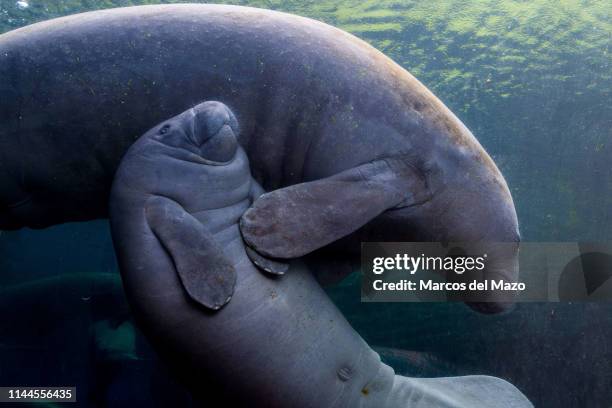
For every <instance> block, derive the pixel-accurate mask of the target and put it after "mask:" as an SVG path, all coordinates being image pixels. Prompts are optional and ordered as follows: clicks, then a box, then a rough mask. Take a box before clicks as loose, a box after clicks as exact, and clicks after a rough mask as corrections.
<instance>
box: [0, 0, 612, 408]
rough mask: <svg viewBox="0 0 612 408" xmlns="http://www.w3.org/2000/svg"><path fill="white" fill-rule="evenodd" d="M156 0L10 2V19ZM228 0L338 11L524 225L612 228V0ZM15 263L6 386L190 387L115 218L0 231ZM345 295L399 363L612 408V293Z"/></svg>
mask: <svg viewBox="0 0 612 408" xmlns="http://www.w3.org/2000/svg"><path fill="white" fill-rule="evenodd" d="M143 3H154V2H148V1H143V2H138V1H136V2H132V1H94V0H89V1H86V0H82V1H77V0H74V1H36V0H27V1H26V0H22V1H13V0H0V32H4V31H8V30H10V29H13V28H17V27H20V26H23V25H26V24H29V23H33V22H36V21H41V20H45V19H49V18H53V17H58V16H63V15H67V14H72V13H76V12H81V11H87V10H94V9H100V8H108V7H117V6H127V5H131V4H143ZM228 3H232V4H242V5H252V6H257V7H263V8H272V9H276V10H283V11H288V12H292V13H296V14H300V15H304V16H309V17H313V18H316V19H319V20H323V21H325V22H328V23H330V24H333V25H336V26H339V27H341V28H344V29H345V30H347V31H350V32H352V33H354V34H356V35H357V36H359V37H361V38H363V39H365V40H366V41H368V42H370V43H371V44H372V45H374V46H375V47H377V48H378V49H380V50H382V51H383V52H385V53H386V54H387V55H389V56H391V57H392V58H393V59H394V60H395V61H397V62H398V63H400V64H401V65H402V66H403V67H405V68H406V69H408V70H409V71H410V72H412V73H413V74H414V75H415V76H417V78H419V79H420V80H421V81H422V82H423V83H425V85H427V86H428V87H429V88H430V89H431V90H432V91H433V92H434V93H435V94H436V95H437V96H438V97H440V98H441V99H442V100H443V101H444V102H445V103H446V104H447V105H448V106H449V108H451V110H452V111H454V112H455V113H456V114H457V115H458V116H459V117H460V119H462V120H463V121H464V122H465V124H466V125H467V126H468V127H469V128H470V129H471V130H472V131H473V133H474V134H475V135H476V136H477V137H478V139H479V140H480V142H481V143H482V144H483V145H484V146H485V148H486V149H487V150H488V151H489V153H490V154H491V155H492V157H493V158H494V160H495V161H496V163H497V164H498V166H499V167H500V169H501V170H502V172H503V173H504V175H505V177H506V179H507V180H508V183H509V185H510V187H511V190H512V194H513V197H514V200H515V203H516V207H517V211H518V213H519V220H520V225H521V232H522V235H523V239H524V240H526V241H574V240H599V241H609V240H612V165H611V162H612V131H611V129H612V103H611V102H612V101H611V97H610V91H611V88H612V70H611V64H610V61H611V56H610V44H611V35H612V34H611V33H612V22H611V19H610V10H611V9H612V8H611V7H610V5H609V2H606V1H587V0H585V1H561V2H559V1H543V0H534V1H511V0H479V1H471V2H465V1H460V0H444V1H391V0H384V1H374V0H369V1H327V0H325V1H297V0H296V1H289V0H288V1H277V0H271V1H252V2H246V1H241V2H228ZM0 80H2V79H0ZM0 272H1V275H0V304H1V308H0V312H1V313H2V314H3V315H2V316H3V317H1V318H0V385H5V384H6V385H13V384H22V385H23V384H32V385H44V384H46V385H52V384H53V385H62V384H67V385H77V386H78V387H79V389H80V390H81V391H80V392H81V393H80V396H82V398H81V403H82V404H83V405H87V404H94V401H99V402H100V401H106V403H108V404H112V405H115V404H119V403H121V402H123V403H128V402H131V403H132V404H146V405H152V404H153V401H155V403H156V404H159V405H164V404H165V403H166V402H168V401H172V400H173V399H176V398H185V396H184V392H183V391H182V390H181V388H180V387H179V386H177V385H175V384H174V383H173V382H172V380H171V378H169V377H168V375H167V374H166V373H165V371H164V370H163V368H162V367H160V365H159V363H158V362H157V361H156V359H155V358H154V356H153V354H152V353H151V351H150V350H149V348H148V346H147V344H146V341H145V340H144V339H143V338H142V337H141V336H140V335H139V334H138V333H137V332H136V331H135V329H134V327H133V326H132V324H131V323H130V319H129V311H128V309H127V306H126V304H125V300H124V298H123V296H122V293H121V287H120V280H119V278H118V275H117V267H116V263H115V258H114V253H113V250H112V244H111V241H110V236H109V233H108V228H107V225H106V222H104V221H96V222H92V223H86V224H67V225H63V226H58V227H54V228H51V229H47V230H44V231H35V232H34V231H29V230H22V231H17V232H10V233H9V232H2V233H1V234H0ZM329 293H330V294H331V296H332V297H333V298H334V300H335V301H336V303H337V304H338V305H339V306H340V308H341V309H342V310H343V312H345V314H346V315H347V317H348V318H349V320H350V321H351V323H352V324H353V325H354V326H355V327H356V328H357V329H358V331H359V332H360V333H361V334H362V335H363V336H364V337H365V338H366V339H367V340H368V341H369V342H370V344H372V345H374V346H375V347H377V348H378V349H379V351H380V352H381V353H382V355H383V356H384V357H385V359H387V360H388V361H389V362H390V363H391V364H392V365H393V366H394V367H395V368H396V370H397V371H399V372H403V373H406V374H410V375H415V376H429V375H457V374H474V373H486V374H491V375H496V376H500V377H503V378H506V379H508V380H509V381H511V382H513V383H514V384H516V385H517V386H518V387H519V388H520V389H521V390H523V391H524V392H525V393H526V394H527V395H528V397H529V398H530V399H532V400H533V401H534V403H536V406H541V407H561V406H562V407H600V406H601V407H604V406H605V407H607V406H612V341H611V340H610V339H611V338H612V337H611V336H612V305H604V304H586V303H585V304H522V305H519V306H518V307H517V308H516V309H515V310H514V311H513V312H511V313H509V314H507V315H503V316H481V315H476V314H474V313H472V312H471V311H469V310H468V309H467V308H466V307H465V306H463V305H459V304H449V305H447V304H445V305H432V304H392V305H389V304H385V305H381V304H361V303H360V302H359V282H358V280H357V279H355V278H354V277H351V278H349V279H348V280H346V281H344V282H343V283H342V284H340V285H338V286H336V287H334V288H331V289H330V290H329ZM135 387H137V388H138V389H140V390H143V391H142V392H141V393H138V395H134V393H131V392H130V390H133V389H134V388H135ZM162 389H163V390H165V391H161V390H162ZM182 401H185V400H182ZM185 403H186V402H185ZM101 404H102V403H101Z"/></svg>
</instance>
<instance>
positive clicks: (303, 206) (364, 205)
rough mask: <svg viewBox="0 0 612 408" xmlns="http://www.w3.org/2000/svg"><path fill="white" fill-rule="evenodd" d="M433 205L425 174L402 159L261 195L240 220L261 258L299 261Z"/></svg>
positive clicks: (248, 238) (247, 239)
mask: <svg viewBox="0 0 612 408" xmlns="http://www.w3.org/2000/svg"><path fill="white" fill-rule="evenodd" d="M428 199H429V191H428V188H427V183H426V181H425V178H424V176H423V175H422V174H420V173H419V172H418V171H417V170H416V169H415V168H414V167H412V166H411V165H409V164H408V163H406V162H405V161H404V160H403V159H402V158H388V159H380V160H377V161H373V162H370V163H366V164H363V165H361V166H358V167H354V168H351V169H348V170H345V171H343V172H341V173H338V174H336V175H333V176H331V177H328V178H325V179H320V180H316V181H311V182H307V183H302V184H295V185H292V186H289V187H286V188H282V189H279V190H275V191H272V192H269V193H266V194H263V195H262V196H261V197H259V199H257V200H256V201H255V203H254V204H253V206H252V207H251V208H250V209H248V210H247V211H246V212H245V213H244V215H243V216H242V218H241V220H240V229H241V232H242V236H243V239H244V241H245V242H246V244H247V245H248V246H250V247H251V248H253V249H254V250H256V251H257V252H258V253H259V254H261V255H264V256H268V257H272V258H281V259H283V258H284V259H287V258H297V257H300V256H303V255H305V254H307V253H309V252H312V251H314V250H315V249H318V248H321V247H323V246H325V245H327V244H329V243H331V242H333V241H336V240H337V239H339V238H342V237H344V236H346V235H348V234H350V233H352V232H354V231H355V230H357V229H358V228H360V227H361V226H363V225H364V224H366V223H367V222H368V221H370V220H372V219H373V218H375V217H376V216H378V215H379V214H381V213H382V212H384V211H385V210H388V209H392V208H401V207H407V206H411V205H416V204H420V203H423V202H425V201H427V200H428Z"/></svg>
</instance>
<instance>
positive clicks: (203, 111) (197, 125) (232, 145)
mask: <svg viewBox="0 0 612 408" xmlns="http://www.w3.org/2000/svg"><path fill="white" fill-rule="evenodd" d="M152 132H153V138H154V139H157V140H159V141H162V142H164V143H166V144H170V145H173V146H175V147H180V148H184V149H188V150H189V151H191V152H193V153H195V154H197V155H198V156H199V157H200V158H201V159H202V161H203V162H204V163H206V164H209V165H224V164H228V163H229V162H230V161H232V159H233V158H234V157H235V155H236V151H237V150H238V141H237V140H236V135H237V134H238V132H239V129H238V121H237V120H236V117H235V116H234V114H233V113H232V112H231V111H230V109H229V108H228V107H227V106H225V105H224V104H222V103H221V102H215V101H207V102H203V103H201V104H199V105H196V106H194V107H193V108H191V109H189V110H187V111H185V112H183V113H181V114H180V115H178V116H175V117H174V118H172V119H170V120H168V121H166V122H163V123H162V124H160V125H159V126H158V127H157V128H155V129H153V130H152Z"/></svg>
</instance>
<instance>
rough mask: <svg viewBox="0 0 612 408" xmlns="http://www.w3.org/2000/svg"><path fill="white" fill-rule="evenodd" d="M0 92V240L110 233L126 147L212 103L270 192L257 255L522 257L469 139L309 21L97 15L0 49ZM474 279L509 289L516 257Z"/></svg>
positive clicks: (500, 190) (373, 54) (186, 12)
mask: <svg viewBox="0 0 612 408" xmlns="http://www.w3.org/2000/svg"><path fill="white" fill-rule="evenodd" d="M0 78H2V79H1V82H0V91H1V92H2V96H3V97H2V98H1V99H0V122H1V123H2V127H1V128H0V228H2V229H11V228H20V227H23V226H29V227H45V226H48V225H52V224H55V223H60V222H65V221H74V220H87V219H92V218H97V217H105V216H107V212H108V208H107V207H108V206H107V201H108V194H109V189H110V186H111V182H112V179H113V175H114V173H115V170H116V168H117V166H118V163H119V160H120V159H121V157H122V155H123V154H124V153H125V151H126V150H127V148H128V147H129V146H130V145H131V144H132V143H133V142H134V140H135V139H136V138H137V137H138V136H139V135H141V134H143V133H144V132H145V131H146V130H147V129H149V128H150V127H151V126H152V125H153V124H155V123H159V122H161V121H162V120H164V119H166V118H168V117H172V116H174V115H176V114H178V113H179V112H182V111H184V110H186V109H188V108H189V107H191V106H194V105H195V104H197V103H199V102H201V101H203V100H219V101H222V102H224V103H225V104H227V105H228V106H229V107H230V108H231V109H232V110H233V111H234V113H235V114H236V117H237V118H238V121H239V122H240V124H241V128H242V132H241V135H240V140H239V142H240V143H241V145H242V146H244V147H245V150H246V153H247V155H248V157H249V159H250V163H251V168H252V169H253V176H254V177H255V179H256V180H257V181H259V183H260V184H261V185H262V186H263V188H264V189H265V190H266V191H271V190H277V192H275V193H273V194H272V195H270V196H268V197H267V199H266V200H261V203H258V204H257V205H255V208H254V209H253V210H252V211H250V213H249V214H248V215H249V216H248V218H247V217H245V220H244V222H243V227H244V228H243V232H244V237H245V239H246V241H247V242H248V243H249V244H250V245H251V246H252V247H253V249H255V250H256V251H257V252H259V253H261V254H263V255H268V256H272V257H276V258H291V257H295V256H300V255H303V254H306V253H309V252H310V251H313V250H315V249H317V248H318V247H320V246H323V245H326V244H328V243H330V242H332V241H335V240H338V239H340V238H342V237H343V236H344V239H341V240H340V241H338V242H336V244H335V245H334V246H332V247H331V248H332V250H333V256H332V257H331V258H333V260H334V261H335V262H336V263H337V264H336V265H334V268H333V269H334V270H335V271H337V270H349V269H350V268H349V267H347V266H346V265H347V264H346V263H339V262H338V260H339V259H345V260H349V259H355V258H354V257H352V256H351V255H354V254H355V253H356V252H358V251H359V242H360V241H385V240H390V241H457V242H466V241H483V240H484V241H502V242H506V241H509V242H517V241H518V240H519V233H518V226H517V219H516V213H515V210H514V205H513V202H512V198H511V196H510V193H509V190H508V187H507V185H506V182H505V181H504V179H503V177H502V175H501V174H500V172H499V170H498V169H497V168H496V166H495V164H494V163H493V162H492V160H491V158H490V157H489V156H488V155H487V153H486V152H485V151H484V150H483V148H482V147H481V146H480V144H479V143H478V141H477V140H476V139H475V138H474V136H473V135H472V134H471V133H470V132H469V130H468V129H467V128H466V127H465V126H464V125H463V124H462V123H461V122H460V121H459V120H458V119H457V118H456V117H455V116H454V115H453V114H452V113H451V112H450V111H449V110H448V109H447V108H446V107H445V106H444V105H443V104H442V103H441V102H440V101H439V100H438V99H437V98H436V97H435V96H434V95H433V94H432V93H431V92H430V91H428V90H427V89H426V88H425V87H424V86H423V85H422V84H421V83H419V82H418V81H417V80H416V79H415V78H414V77H413V76H411V75H410V74H409V73H408V72H406V71H405V70H404V69H402V68H401V67H400V66H398V65H397V64H395V63H394V62H393V61H391V60H390V59H389V58H387V57H385V56H384V55H383V54H381V53H380V52H378V51H377V50H375V49H374V48H372V47H370V46H369V45H368V44H366V43H365V42H363V41H360V40H359V39H357V38H355V37H354V36H352V35H350V34H347V33H345V32H343V31H341V30H338V29H336V28H334V27H331V26H328V25H326V24H323V23H320V22H316V21H313V20H310V19H307V18H302V17H297V16H293V15H289V14H284V13H278V12H273V11H266V10H259V9H253V8H245V7H235V6H219V5H165V6H143V7H130V8H124V9H114V10H106V11H96V12H92V13H85V14H80V15H76V16H69V17H64V18H60V19H55V20H50V21H45V22H42V23H38V24H34V25H32V26H28V27H24V28H21V29H18V30H15V31H12V32H9V33H6V34H3V35H1V36H0ZM373 162H377V163H376V164H374V165H373V164H372V163H373ZM304 183H306V184H304ZM287 186H290V187H289V189H286V188H283V187H287ZM279 189H280V190H279ZM305 193H306V194H305ZM304 197H311V198H312V199H311V200H304V199H303V198H304ZM288 203H292V204H293V205H292V206H290V205H287V204H288ZM279 207H280V208H282V209H283V211H276V210H277V209H279ZM323 209H325V211H323ZM360 227H361V228H360ZM271 229H273V230H274V231H273V232H274V233H272V231H271ZM258 232H260V234H258ZM286 243H288V245H287V244H286ZM319 252H320V253H319V254H318V256H317V257H316V259H319V260H320V259H323V258H324V257H325V255H326V254H325V253H323V252H324V251H319ZM254 253H255V252H254ZM321 264H322V265H321V267H323V266H324V265H329V263H327V262H322V263H321ZM487 267H488V269H489V270H488V272H489V275H490V277H491V278H495V279H500V278H505V279H507V280H512V279H515V277H516V272H517V265H516V251H515V250H514V249H511V250H508V251H506V253H504V254H501V255H500V256H497V257H495V261H493V260H490V261H489V262H488V263H487ZM317 269H319V268H317Z"/></svg>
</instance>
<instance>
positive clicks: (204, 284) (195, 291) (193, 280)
mask: <svg viewBox="0 0 612 408" xmlns="http://www.w3.org/2000/svg"><path fill="white" fill-rule="evenodd" d="M145 213H146V219H147V223H148V224H149V226H150V227H151V229H152V230H153V233H154V234H155V236H156V237H157V238H158V239H159V241H160V242H161V244H162V246H163V247H164V248H165V249H166V251H168V254H169V255H170V257H171V258H172V260H173V262H174V266H175V268H176V271H177V273H178V275H179V277H180V280H181V283H182V284H183V287H184V288H185V290H186V291H187V293H188V294H189V297H190V298H191V299H193V300H194V301H195V302H197V303H199V304H201V305H203V306H205V307H207V308H210V309H213V310H217V309H220V308H221V307H222V306H223V305H225V304H226V303H227V302H229V301H230V299H231V297H232V294H233V293H234V286H235V284H236V271H235V269H234V266H233V265H232V263H231V262H230V261H229V260H228V259H227V258H226V257H225V255H224V253H223V248H221V246H220V245H219V244H218V243H217V242H216V241H215V239H214V237H213V236H212V234H211V233H210V232H209V231H208V230H207V229H206V227H205V226H204V225H203V224H202V223H201V222H200V221H198V220H197V219H196V218H195V217H193V216H192V215H191V214H189V213H188V212H187V211H185V209H184V208H183V207H181V205H180V204H178V203H177V202H176V201H173V200H171V199H168V198H165V197H159V196H154V197H152V198H150V199H149V200H148V201H147V203H146V206H145Z"/></svg>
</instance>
